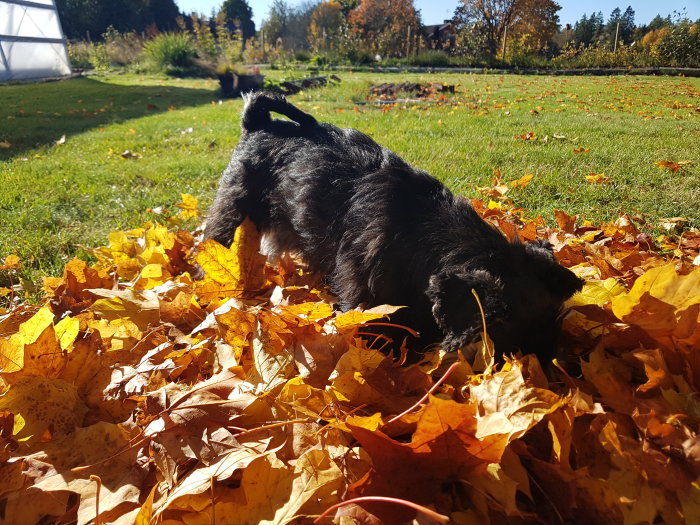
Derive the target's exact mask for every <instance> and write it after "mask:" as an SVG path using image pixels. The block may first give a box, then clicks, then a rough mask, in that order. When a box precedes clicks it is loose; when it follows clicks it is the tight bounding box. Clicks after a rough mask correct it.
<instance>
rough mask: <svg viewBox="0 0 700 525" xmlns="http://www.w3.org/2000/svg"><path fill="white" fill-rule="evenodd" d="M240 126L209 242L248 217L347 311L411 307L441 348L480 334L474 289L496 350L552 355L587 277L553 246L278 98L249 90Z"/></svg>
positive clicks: (226, 237) (274, 249) (271, 249)
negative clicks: (515, 233)
mask: <svg viewBox="0 0 700 525" xmlns="http://www.w3.org/2000/svg"><path fill="white" fill-rule="evenodd" d="M271 111H272V112H276V113H280V114H282V115H284V116H286V117H288V118H290V119H292V122H290V121H286V120H272V119H271V117H270V112H271ZM241 126H242V134H241V139H240V142H239V143H238V145H237V147H236V149H235V150H234V152H233V156H232V159H231V162H230V164H229V165H228V167H227V168H226V170H225V171H224V174H223V176H222V178H221V182H220V186H219V190H218V193H217V195H216V198H215V200H214V204H213V205H212V207H211V209H210V212H209V218H208V220H207V224H206V228H205V236H206V237H208V238H213V239H214V240H216V241H218V242H220V243H221V244H224V245H226V246H228V245H230V243H231V241H232V239H233V234H234V231H235V229H236V227H237V226H238V225H239V224H240V223H241V222H242V221H243V219H244V217H245V216H248V217H250V218H251V219H252V220H253V222H254V223H255V224H256V225H257V227H258V229H259V230H260V231H261V232H263V233H264V234H265V237H266V242H265V244H266V246H267V252H268V256H271V257H273V258H274V257H275V256H277V255H279V254H281V252H283V251H290V252H296V253H298V254H300V255H301V256H302V257H303V259H304V260H305V261H306V262H307V263H308V264H309V266H310V268H311V269H312V270H315V271H320V272H323V273H324V274H325V275H326V278H327V280H328V283H329V284H330V287H331V289H332V290H333V292H334V293H335V294H336V295H337V296H338V297H339V299H340V307H341V308H342V309H349V308H354V307H356V306H358V305H364V306H375V305H380V304H392V305H402V306H407V307H408V308H406V309H403V310H400V311H399V312H397V314H399V313H400V314H401V317H399V320H396V317H394V319H393V320H394V322H401V323H402V324H404V325H406V326H410V327H413V328H415V329H417V330H419V331H420V333H421V336H422V338H421V341H422V342H423V343H425V345H427V344H429V343H435V342H439V343H441V344H442V346H443V347H444V348H445V349H447V350H456V349H458V348H460V347H462V346H465V345H467V344H469V343H472V342H474V341H475V340H478V338H479V336H480V334H481V330H482V320H481V313H480V310H479V307H478V305H477V302H476V300H475V299H474V297H473V294H472V290H475V291H476V293H477V294H478V296H479V298H480V301H481V303H482V306H483V308H484V311H485V314H486V325H487V328H488V331H489V335H490V336H491V337H492V339H493V340H494V343H495V345H496V350H497V352H498V353H499V354H503V353H509V352H515V351H516V350H517V349H518V348H520V349H522V350H523V351H524V352H526V353H536V354H538V355H539V356H540V357H541V358H543V359H548V358H551V357H552V356H553V355H554V351H555V348H556V341H557V334H558V332H559V318H560V312H561V308H562V304H563V302H564V301H565V300H566V299H567V298H568V297H570V296H571V295H572V294H573V293H574V292H576V291H577V290H580V289H581V286H582V282H581V281H580V279H578V278H577V277H576V276H575V275H574V274H573V273H572V272H571V271H569V270H568V269H566V268H564V267H563V266H561V265H560V264H558V263H557V261H556V260H555V258H554V256H553V254H552V249H551V246H550V245H549V243H547V242H541V241H540V242H535V243H532V244H523V243H519V242H514V243H512V242H509V241H508V240H506V239H505V237H504V236H503V235H502V234H501V233H500V232H499V231H498V230H496V229H495V228H493V227H491V226H490V225H488V224H487V223H486V222H485V221H484V220H483V219H481V217H479V216H478V215H477V213H476V212H475V211H474V210H473V208H472V207H471V205H470V204H469V203H468V201H467V200H466V199H462V198H457V197H455V196H454V195H453V194H452V193H451V192H450V191H449V190H448V189H447V188H446V187H445V186H444V185H443V184H442V183H440V182H439V181H438V180H436V179H435V178H433V177H431V176H430V175H429V174H428V173H426V172H424V171H421V170H418V169H416V168H413V167H411V166H410V165H409V164H407V163H406V162H405V161H404V160H403V159H401V158H400V157H399V156H398V155H396V154H395V153H393V152H391V151H389V150H388V149H386V148H384V147H382V146H380V145H378V144H377V143H376V142H374V141H373V140H372V139H371V138H370V137H368V136H367V135H365V134H363V133H360V132H359V131H357V130H354V129H341V128H338V127H336V126H333V125H331V124H325V123H318V122H317V121H316V119H314V118H313V117H312V116H311V115H308V114H306V113H304V112H302V111H301V110H300V109H298V108H296V107H295V106H293V105H291V104H290V103H289V102H287V101H286V100H285V99H284V98H283V97H281V96H278V95H275V94H271V93H266V92H262V93H258V94H254V95H251V96H250V97H249V98H248V99H247V100H246V105H245V109H244V111H243V117H242V122H241Z"/></svg>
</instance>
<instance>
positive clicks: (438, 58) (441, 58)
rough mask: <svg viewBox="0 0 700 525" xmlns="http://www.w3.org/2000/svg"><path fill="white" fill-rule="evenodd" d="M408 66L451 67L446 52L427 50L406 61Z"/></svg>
mask: <svg viewBox="0 0 700 525" xmlns="http://www.w3.org/2000/svg"><path fill="white" fill-rule="evenodd" d="M405 62H406V63H408V64H413V65H416V66H424V67H449V66H450V65H452V64H451V62H450V57H449V56H448V55H447V53H445V52H444V51H438V50H437V49H426V50H425V51H421V52H419V53H417V54H415V55H412V56H410V57H408V58H406V59H405Z"/></svg>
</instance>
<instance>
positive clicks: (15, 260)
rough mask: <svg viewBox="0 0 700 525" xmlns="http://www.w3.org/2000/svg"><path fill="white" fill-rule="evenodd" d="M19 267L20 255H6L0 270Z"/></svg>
mask: <svg viewBox="0 0 700 525" xmlns="http://www.w3.org/2000/svg"><path fill="white" fill-rule="evenodd" d="M17 268H19V257H17V256H16V255H14V254H10V255H8V256H7V257H5V260H4V261H3V263H2V265H0V270H16V269H17Z"/></svg>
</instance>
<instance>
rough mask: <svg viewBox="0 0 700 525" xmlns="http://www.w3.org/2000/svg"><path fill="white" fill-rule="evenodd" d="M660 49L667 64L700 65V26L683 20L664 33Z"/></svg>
mask: <svg viewBox="0 0 700 525" xmlns="http://www.w3.org/2000/svg"><path fill="white" fill-rule="evenodd" d="M658 50H659V55H661V57H662V59H663V60H664V62H665V63H666V64H667V65H670V66H684V67H696V66H700V26H699V25H698V24H691V22H690V21H689V20H681V21H680V22H679V23H678V24H677V25H676V26H675V27H673V28H672V29H670V30H669V31H668V32H667V33H666V34H665V35H664V37H663V39H662V40H661V42H659V44H658Z"/></svg>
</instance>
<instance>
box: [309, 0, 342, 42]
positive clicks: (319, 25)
mask: <svg viewBox="0 0 700 525" xmlns="http://www.w3.org/2000/svg"><path fill="white" fill-rule="evenodd" d="M344 29H345V17H344V16H343V11H342V7H341V5H340V4H339V3H338V2H336V1H335V0H330V1H328V2H323V3H320V4H318V6H316V9H314V10H313V12H312V13H311V24H309V43H310V44H311V48H312V49H313V50H314V51H320V50H328V49H335V48H337V46H338V44H339V43H340V39H341V37H342V35H343V32H344Z"/></svg>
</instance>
